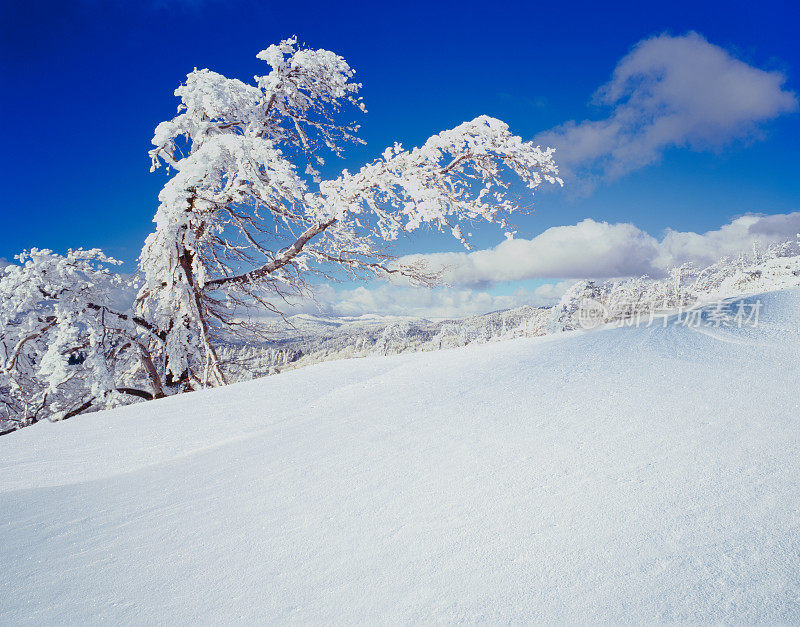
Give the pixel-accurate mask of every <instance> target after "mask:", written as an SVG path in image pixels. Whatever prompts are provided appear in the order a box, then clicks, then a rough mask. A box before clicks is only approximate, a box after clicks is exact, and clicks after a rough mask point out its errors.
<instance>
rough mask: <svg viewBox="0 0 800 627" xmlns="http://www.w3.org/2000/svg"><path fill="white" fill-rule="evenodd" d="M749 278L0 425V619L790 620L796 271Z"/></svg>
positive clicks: (797, 556) (798, 518)
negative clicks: (704, 298) (462, 343)
mask: <svg viewBox="0 0 800 627" xmlns="http://www.w3.org/2000/svg"><path fill="white" fill-rule="evenodd" d="M756 299H760V301H761V303H762V308H761V317H760V321H759V325H758V326H757V327H750V326H743V327H741V328H739V327H736V326H721V327H715V326H698V327H687V326H682V325H674V324H667V325H666V326H664V325H662V324H656V325H652V326H644V327H639V328H617V329H606V330H600V331H592V332H580V331H572V332H566V333H563V334H559V335H550V336H545V337H539V338H522V339H516V340H510V341H507V342H501V343H488V344H482V345H474V346H468V347H465V348H457V349H452V350H442V351H437V352H432V353H416V354H405V355H397V356H391V357H369V358H364V359H353V360H347V361H340V362H328V363H321V364H318V365H315V366H310V367H308V368H304V369H302V370H295V371H291V372H286V373H282V374H279V375H276V376H272V377H268V378H264V379H260V380H255V381H250V382H246V383H240V384H235V385H231V386H227V387H223V388H219V389H213V390H203V391H199V392H195V393H192V394H186V395H181V396H177V397H170V398H166V399H163V400H157V401H153V402H150V403H147V404H141V405H135V406H128V407H122V408H118V409H114V410H110V411H105V412H100V413H94V414H88V415H83V416H77V417H75V418H72V419H70V420H68V421H66V422H59V423H39V424H37V425H34V426H32V427H29V428H26V429H22V430H20V431H17V432H14V433H12V434H10V435H7V436H4V437H3V438H2V439H0V529H1V530H2V531H1V532H0V533H2V542H0V598H1V599H2V603H0V623H2V624H25V623H38V624H42V623H53V622H58V623H69V624H76V623H85V622H92V623H94V622H99V621H114V622H123V623H165V622H170V623H178V624H187V623H195V622H198V621H200V622H204V623H210V622H213V623H222V622H235V623H241V622H253V621H258V622H274V621H278V622H292V623H303V622H331V623H342V622H348V623H349V622H370V623H374V622H377V621H389V622H419V621H425V622H433V621H469V622H473V621H491V622H522V621H552V622H562V621H567V622H587V621H593V622H594V621H612V622H619V621H624V622H632V621H635V622H640V621H643V622H653V621H703V622H746V623H752V622H798V621H800V600H799V599H800V574H798V573H800V457H798V455H797V451H798V447H799V446H800V437H799V436H800V397H799V395H798V392H797V376H798V373H800V289H797V288H794V289H788V290H783V291H779V292H772V293H769V294H764V295H760V296H750V297H745V300H746V301H748V302H754V301H755V300H756ZM709 311H710V310H709ZM669 321H671V319H670V320H668V322H669Z"/></svg>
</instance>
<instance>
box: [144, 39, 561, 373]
mask: <svg viewBox="0 0 800 627" xmlns="http://www.w3.org/2000/svg"><path fill="white" fill-rule="evenodd" d="M257 56H258V58H259V59H261V60H263V61H265V62H266V64H267V65H269V66H270V68H271V69H270V71H269V72H267V73H266V74H264V75H261V76H256V77H255V80H254V83H253V84H248V83H245V82H242V81H240V80H237V79H230V78H226V77H225V76H222V75H221V74H218V73H216V72H212V71H210V70H195V71H193V72H191V73H190V74H189V75H188V76H187V79H186V82H185V83H184V84H183V85H181V86H180V87H178V89H177V90H176V92H175V95H176V96H178V97H179V98H180V101H181V103H180V106H179V108H178V114H177V115H176V116H175V117H174V118H172V119H171V120H169V121H166V122H162V123H161V124H159V125H158V127H157V128H156V131H155V135H154V137H153V145H154V146H155V147H154V148H153V150H152V151H151V153H150V156H151V158H152V163H153V169H155V168H158V167H159V166H160V165H166V166H167V167H168V168H169V170H170V171H174V175H173V176H172V178H171V179H170V180H169V182H167V184H166V185H165V186H164V188H163V189H162V191H161V193H160V195H159V201H160V204H159V207H158V211H157V213H156V216H155V223H156V229H155V231H154V232H153V233H152V234H151V235H150V236H149V237H148V238H147V241H146V243H145V246H144V249H143V251H142V255H141V259H140V264H141V269H142V271H143V273H144V276H145V284H144V286H143V287H142V290H141V292H140V294H139V297H138V299H137V305H136V314H137V315H138V316H141V317H143V318H145V319H147V320H149V321H151V322H152V324H153V325H155V327H156V328H157V329H158V331H159V333H160V334H162V335H163V336H164V338H165V340H164V341H163V342H161V343H158V342H156V343H155V344H154V346H152V347H151V350H152V352H154V353H159V354H163V357H164V359H165V369H166V376H167V378H168V379H169V380H170V382H179V383H180V385H182V386H184V387H186V388H193V387H198V386H208V385H219V384H222V383H224V381H225V377H224V374H223V371H222V368H221V367H220V362H219V358H218V355H217V351H216V349H215V344H216V343H217V342H218V339H219V337H220V335H221V334H225V333H231V332H235V331H238V330H242V329H245V328H246V326H247V325H246V324H245V322H244V320H245V317H244V316H243V315H242V312H243V311H244V310H245V309H247V308H251V307H262V308H263V307H266V308H267V309H270V310H273V311H277V310H278V308H277V304H278V302H279V301H280V299H282V298H285V297H286V295H290V294H297V293H301V292H304V291H305V290H306V288H307V286H308V280H309V278H310V277H312V276H314V275H320V274H324V275H329V274H331V273H333V274H336V273H337V272H342V271H345V272H349V273H351V274H353V275H356V276H365V275H390V274H395V275H403V276H405V277H407V279H409V280H411V281H412V282H415V283H423V284H424V283H429V282H431V281H432V280H433V279H435V277H433V276H431V275H429V274H427V273H426V272H425V269H424V268H423V267H418V266H416V267H415V266H405V267H404V266H401V265H399V264H397V263H396V262H394V261H393V259H392V257H391V256H390V255H389V254H388V253H387V252H386V246H387V243H388V242H391V241H393V240H396V239H397V238H398V237H399V236H400V234H402V233H409V232H413V231H415V230H417V229H419V228H421V227H424V226H429V227H433V228H436V229H439V230H440V231H447V232H450V233H452V235H453V236H454V237H456V238H457V239H458V240H460V241H461V242H463V243H464V244H465V245H467V243H468V238H469V233H468V231H469V228H468V225H469V224H471V223H473V222H475V221H485V222H489V223H496V224H499V225H500V226H501V227H507V221H508V216H509V214H511V213H512V212H514V211H515V210H517V209H518V205H517V204H516V203H515V202H514V200H513V199H512V198H511V197H510V195H509V188H510V184H511V182H512V180H511V179H512V177H509V176H508V175H513V177H515V178H516V179H517V180H521V181H522V183H523V184H524V185H526V186H527V187H528V188H530V189H531V190H532V189H535V188H536V187H538V186H539V185H540V184H542V183H543V182H545V181H546V182H550V183H561V181H560V179H558V170H557V168H556V166H555V164H554V162H553V151H552V150H550V149H546V150H543V149H540V148H539V147H538V146H535V145H534V144H532V143H531V142H525V141H523V140H522V139H520V138H519V137H517V136H515V135H513V134H511V133H510V132H509V130H508V126H507V125H506V124H505V123H503V122H501V121H500V120H496V119H494V118H491V117H488V116H480V117H478V118H476V119H474V120H472V121H470V122H465V123H463V124H460V125H459V126H457V127H455V128H453V129H451V130H448V131H444V132H442V133H439V134H437V135H434V136H432V137H431V138H430V139H428V140H427V141H426V142H425V143H424V144H423V145H422V146H420V147H418V148H414V149H411V150H408V149H405V148H403V147H402V146H401V145H400V144H395V145H393V146H391V147H389V148H387V149H386V150H385V151H384V152H383V154H382V155H381V156H380V157H379V158H378V159H375V160H374V161H372V162H371V163H368V164H366V165H365V166H364V167H362V168H361V169H359V170H358V171H356V172H349V171H347V170H345V171H343V172H342V173H341V174H340V175H339V176H337V177H335V178H333V179H330V180H324V181H323V180H321V179H320V173H319V171H318V168H319V167H320V166H321V165H322V164H324V157H325V156H327V155H325V154H324V153H329V154H333V155H340V154H341V153H342V151H343V150H344V147H345V145H346V144H347V143H348V142H354V141H356V142H357V141H359V140H358V138H357V136H356V134H357V131H358V126H357V125H355V124H352V123H348V122H344V121H342V120H341V119H340V118H341V116H342V111H341V110H342V109H343V108H344V107H345V106H347V107H351V108H354V109H356V110H361V111H366V109H365V107H364V104H363V102H362V101H361V99H360V97H359V96H358V92H359V88H360V87H361V85H360V84H358V83H356V82H355V81H354V79H353V77H354V74H355V72H354V70H353V69H352V68H351V67H350V66H349V65H348V63H347V62H346V61H345V60H344V59H343V58H342V57H340V56H337V55H336V54H334V53H333V52H329V51H327V50H311V49H307V48H304V47H302V46H300V45H298V43H297V40H296V39H294V38H293V39H286V40H284V41H282V42H280V43H279V44H276V45H272V46H270V47H268V48H267V49H266V50H263V51H261V52H260V53H259V54H258V55H257ZM276 299H277V300H276ZM154 341H155V340H154Z"/></svg>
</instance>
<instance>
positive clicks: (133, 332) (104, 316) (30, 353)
mask: <svg viewBox="0 0 800 627" xmlns="http://www.w3.org/2000/svg"><path fill="white" fill-rule="evenodd" d="M17 259H18V260H19V262H20V263H19V265H10V266H8V267H7V268H5V272H4V274H3V276H2V277H0V351H1V352H0V365H2V367H1V368H0V413H1V414H2V415H3V418H4V421H6V422H9V423H11V424H13V425H15V426H25V425H28V424H32V423H34V422H37V421H38V420H40V419H41V418H43V417H47V418H50V419H58V418H64V417H69V416H70V415H74V414H76V413H80V412H82V411H85V410H87V409H89V408H90V407H91V408H105V407H112V406H114V405H116V404H119V403H122V402H124V401H125V399H126V398H131V397H134V398H136V397H138V398H153V397H155V396H162V395H163V390H162V389H161V386H160V385H159V378H158V376H157V374H156V372H155V367H154V365H153V363H152V361H151V360H150V356H149V353H148V350H147V348H146V346H145V344H144V343H143V342H142V340H141V337H140V330H141V328H142V327H141V325H145V326H147V322H146V321H144V320H138V321H134V319H133V316H132V315H131V314H130V313H122V312H119V311H117V309H116V308H115V306H114V305H115V301H116V300H117V298H118V296H119V294H120V290H122V289H123V288H124V285H125V281H124V279H123V277H121V276H120V275H119V274H117V273H116V272H114V271H113V270H112V269H111V268H113V266H115V265H117V264H118V263H119V262H118V261H116V260H114V259H112V258H110V257H107V256H106V255H104V254H103V253H102V252H101V251H99V250H97V249H94V250H70V251H69V252H68V253H67V254H66V255H63V256H62V255H58V254H55V253H53V252H52V251H49V250H38V249H32V250H30V251H27V252H24V253H22V254H20V255H18V256H17Z"/></svg>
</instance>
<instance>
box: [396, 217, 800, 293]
mask: <svg viewBox="0 0 800 627" xmlns="http://www.w3.org/2000/svg"><path fill="white" fill-rule="evenodd" d="M799 232H800V212H795V213H789V214H779V215H772V216H758V215H746V216H742V217H739V218H736V219H735V220H732V221H731V222H730V223H729V224H726V225H723V226H722V227H720V228H719V229H717V230H714V231H708V232H706V233H702V234H701V233H694V232H680V231H675V230H672V229H668V230H667V231H666V232H665V234H664V236H663V237H662V238H661V239H660V240H658V239H656V238H655V237H653V236H651V235H649V234H648V233H646V232H644V231H642V230H641V229H639V228H638V227H636V226H635V225H633V224H630V223H618V224H610V223H608V222H597V221H595V220H591V219H586V220H583V221H581V222H579V223H578V224H574V225H571V226H557V227H552V228H550V229H547V230H546V231H545V232H544V233H542V234H540V235H537V236H536V237H534V238H533V239H529V240H528V239H514V240H506V241H504V242H502V243H501V244H499V245H497V246H495V247H494V248H488V249H485V250H477V251H474V252H470V253H432V254H428V255H409V256H407V257H404V258H403V259H401V261H406V262H407V261H419V260H420V259H424V260H425V261H426V262H427V263H428V266H429V268H430V269H433V270H441V271H443V272H444V277H443V278H444V280H445V281H446V282H447V283H448V284H450V285H469V286H481V285H483V286H485V285H491V284H495V283H501V282H505V281H519V280H525V279H536V278H551V279H568V278H572V279H574V278H610V277H623V276H641V275H645V274H647V275H649V276H652V277H657V276H662V275H663V274H664V271H665V270H668V269H669V268H671V267H673V266H676V265H680V264H681V263H684V262H686V261H692V262H695V263H697V264H699V265H708V264H711V263H714V262H715V261H717V260H718V259H719V258H720V257H723V256H729V255H735V254H738V253H740V252H743V251H746V250H749V249H750V248H751V247H752V246H753V244H758V245H760V246H767V245H768V244H771V243H775V242H781V241H785V240H787V239H790V238H794V237H796V235H797V233H799Z"/></svg>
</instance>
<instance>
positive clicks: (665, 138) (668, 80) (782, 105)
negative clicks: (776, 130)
mask: <svg viewBox="0 0 800 627" xmlns="http://www.w3.org/2000/svg"><path fill="white" fill-rule="evenodd" d="M785 82H786V77H785V76H784V75H783V74H782V73H780V72H768V71H765V70H761V69H759V68H756V67H753V66H751V65H748V64H747V63H745V62H743V61H740V60H739V59H736V58H735V57H734V56H732V55H731V54H730V53H729V52H727V51H726V50H724V49H722V48H720V47H718V46H715V45H713V44H711V43H709V42H708V41H706V39H704V38H703V37H702V36H701V35H699V34H697V33H689V34H687V35H684V36H680V37H672V36H669V35H661V36H658V37H653V38H651V39H646V40H643V41H641V42H639V43H638V44H637V45H636V46H635V47H634V48H633V50H632V51H631V52H630V53H629V54H628V55H627V56H625V57H624V58H623V59H622V60H621V61H620V62H619V63H618V64H617V67H616V69H615V70H614V73H613V75H612V77H611V80H610V81H609V82H608V83H607V84H606V85H604V86H602V87H601V88H600V89H599V90H598V91H597V92H596V93H595V95H594V101H595V103H596V104H599V105H605V106H609V107H613V108H612V110H611V111H610V113H609V115H608V116H607V117H606V118H604V119H600V120H584V121H582V122H577V121H571V122H567V123H566V124H563V125H561V126H559V127H556V128H554V129H551V130H550V131H547V132H545V133H542V134H541V135H539V136H538V137H537V138H536V141H537V142H539V143H541V144H542V145H547V146H554V147H555V148H556V149H557V153H556V155H557V162H558V164H559V166H560V167H561V168H562V170H563V172H564V174H565V176H566V177H567V178H572V177H574V176H575V175H577V174H579V175H580V179H581V181H582V182H591V181H592V180H596V179H597V178H605V179H614V178H617V177H619V176H622V175H623V174H626V173H628V172H631V171H633V170H636V169H638V168H641V167H643V166H646V165H648V164H651V163H654V162H656V161H658V160H659V158H660V157H661V155H662V153H663V152H664V151H665V150H666V149H668V148H670V147H674V146H685V147H689V148H691V149H693V150H706V149H717V148H720V147H722V146H724V145H726V144H728V143H730V142H732V141H734V140H737V139H743V138H752V137H756V136H757V135H758V133H759V128H760V124H761V123H763V122H765V121H767V120H770V119H773V118H776V117H778V116H780V115H781V114H783V113H787V112H790V111H794V110H796V109H797V106H798V101H797V96H796V95H795V94H794V93H793V92H791V91H788V90H786V89H784V83H785Z"/></svg>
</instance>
